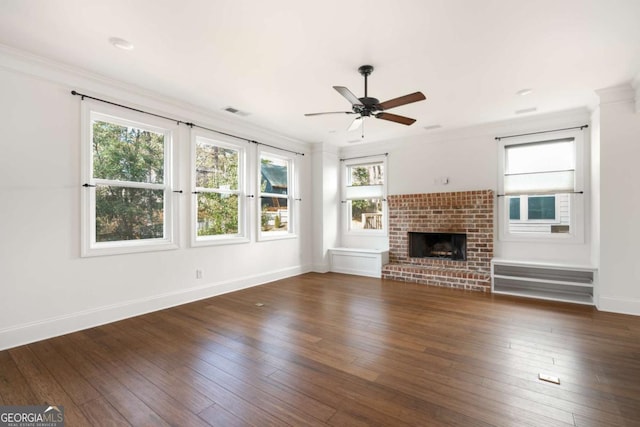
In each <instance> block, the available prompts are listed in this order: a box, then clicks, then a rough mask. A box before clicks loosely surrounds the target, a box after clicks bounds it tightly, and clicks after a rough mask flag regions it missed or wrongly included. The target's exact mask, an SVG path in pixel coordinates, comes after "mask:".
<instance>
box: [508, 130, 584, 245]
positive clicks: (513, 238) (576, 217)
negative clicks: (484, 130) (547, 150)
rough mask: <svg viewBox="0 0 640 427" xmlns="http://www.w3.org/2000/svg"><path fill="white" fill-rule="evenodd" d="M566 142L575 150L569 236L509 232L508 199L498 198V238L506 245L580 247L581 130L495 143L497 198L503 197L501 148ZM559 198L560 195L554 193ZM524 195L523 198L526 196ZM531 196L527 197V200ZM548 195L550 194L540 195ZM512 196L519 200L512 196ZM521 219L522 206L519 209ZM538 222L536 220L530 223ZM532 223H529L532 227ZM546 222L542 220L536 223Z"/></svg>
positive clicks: (581, 216)
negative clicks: (519, 243) (541, 244)
mask: <svg viewBox="0 0 640 427" xmlns="http://www.w3.org/2000/svg"><path fill="white" fill-rule="evenodd" d="M566 138H573V140H574V150H575V153H574V155H575V178H574V179H575V185H574V192H575V193H571V194H569V204H570V205H569V206H570V218H571V219H570V224H571V225H570V232H569V233H548V234H547V233H517V232H511V231H510V230H509V222H510V219H509V197H506V196H502V197H498V238H499V239H500V240H501V241H506V242H547V243H584V230H585V214H586V212H585V206H586V204H585V195H584V194H578V193H579V192H584V191H585V184H586V180H585V171H586V169H587V162H586V159H585V154H584V153H585V152H586V148H585V138H584V132H583V131H582V130H581V129H572V130H566V131H557V132H549V133H544V134H537V135H524V136H520V137H513V138H504V139H501V140H500V141H499V143H498V194H501V195H503V194H504V172H505V147H507V146H512V145H520V144H531V143H538V142H540V143H542V142H545V141H554V140H560V139H566ZM558 194H560V192H559V193H558ZM526 195H527V194H525V195H524V196H526ZM531 195H533V194H529V196H531ZM540 195H550V194H540ZM512 196H514V197H517V196H521V197H522V196H523V195H518V194H513V195H512ZM557 209H558V205H557V204H556V218H558V211H557ZM520 215H521V218H522V215H523V213H522V204H521V209H520ZM534 221H538V220H534ZM534 221H529V222H531V223H533V222H534ZM540 221H546V220H540Z"/></svg>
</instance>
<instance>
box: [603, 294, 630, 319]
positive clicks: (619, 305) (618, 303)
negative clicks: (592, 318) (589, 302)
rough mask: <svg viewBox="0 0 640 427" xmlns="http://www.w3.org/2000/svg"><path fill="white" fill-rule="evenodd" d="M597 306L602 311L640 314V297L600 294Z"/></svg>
mask: <svg viewBox="0 0 640 427" xmlns="http://www.w3.org/2000/svg"><path fill="white" fill-rule="evenodd" d="M596 307H598V310H601V311H609V312H612V313H620V314H631V315H633V316H640V299H629V298H625V299H620V298H614V297H605V296H602V295H600V297H599V298H598V303H597V305H596Z"/></svg>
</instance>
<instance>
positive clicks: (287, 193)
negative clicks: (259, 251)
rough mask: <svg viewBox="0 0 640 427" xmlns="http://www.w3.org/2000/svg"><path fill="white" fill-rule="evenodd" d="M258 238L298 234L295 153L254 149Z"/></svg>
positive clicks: (290, 236) (264, 238) (286, 237)
mask: <svg viewBox="0 0 640 427" xmlns="http://www.w3.org/2000/svg"><path fill="white" fill-rule="evenodd" d="M256 163H257V168H256V173H257V179H256V185H257V191H256V212H257V236H258V241H268V240H277V239H291V238H297V237H298V234H297V232H298V230H297V227H298V212H299V209H298V205H299V203H298V201H299V200H300V197H299V196H298V195H297V194H298V193H297V189H298V177H297V175H298V173H297V161H296V157H295V156H291V155H286V154H284V153H280V152H275V151H271V150H268V149H262V148H260V147H259V148H258V149H257V155H256Z"/></svg>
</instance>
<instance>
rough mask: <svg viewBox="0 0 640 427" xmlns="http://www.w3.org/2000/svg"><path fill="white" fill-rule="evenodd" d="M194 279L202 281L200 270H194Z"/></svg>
mask: <svg viewBox="0 0 640 427" xmlns="http://www.w3.org/2000/svg"><path fill="white" fill-rule="evenodd" d="M196 279H202V270H196Z"/></svg>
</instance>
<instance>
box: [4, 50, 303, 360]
mask: <svg viewBox="0 0 640 427" xmlns="http://www.w3.org/2000/svg"><path fill="white" fill-rule="evenodd" d="M72 89H76V90H78V91H81V92H85V93H90V94H96V95H99V96H100V95H102V96H103V97H107V98H112V99H113V100H116V101H119V102H121V103H125V104H129V105H135V106H138V107H141V108H144V109H149V110H152V111H155V112H160V113H163V114H166V115H169V116H177V117H178V118H181V119H185V120H191V121H194V122H195V123H198V124H202V125H205V126H208V127H212V128H214V129H219V130H224V131H227V132H231V133H235V134H239V135H241V136H244V137H248V138H250V139H254V140H258V141H261V142H265V143H269V144H272V145H275V146H280V147H284V148H293V149H295V151H307V154H308V151H309V146H308V145H306V144H301V143H297V142H296V141H290V140H287V139H286V138H284V137H280V136H278V135H274V134H272V133H268V132H265V131H262V130H260V129H256V128H252V127H250V126H249V125H245V124H243V123H242V122H240V121H236V122H232V121H230V120H226V119H224V118H222V117H214V115H212V114H210V113H208V112H206V111H201V110H198V109H197V108H195V107H192V106H187V105H180V104H178V103H177V102H173V101H172V100H166V99H162V98H160V97H159V96H157V95H155V94H151V93H144V92H143V91H141V90H138V89H136V88H135V87H129V86H126V85H124V84H122V83H115V82H108V81H106V80H101V79H100V78H97V77H95V76H90V75H86V74H83V73H81V72H79V71H75V70H67V69H62V68H61V67H59V66H57V65H56V64H51V63H45V62H43V61H41V60H39V59H36V58H29V57H19V56H16V55H15V54H14V53H7V52H0V93H1V94H2V96H1V97H0V117H1V119H0V120H2V126H1V127H0V128H1V129H2V138H0V292H1V297H0V349H3V348H8V347H12V346H16V345H19V344H22V343H27V342H31V341H35V340H38V339H42V338H46V337H50V336H54V335H59V334H62V333H66V332H70V331H73V330H78V329H82V328H86V327H89V326H93V325H97V324H101V323H106V322H110V321H114V320H117V319H120V318H124V317H129V316H132V315H136V314H140V313H143V312H147V311H152V310H156V309H159V308H163V307H167V306H171V305H176V304H180V303H184V302H187V301H191V300H195V299H200V298H205V297H208V296H212V295H216V294H220V293H223V292H228V291H231V290H235V289H239V288H242V287H247V286H253V285H256V284H260V283H264V282H267V281H271V280H275V279H278V278H282V277H287V276H291V275H296V274H299V273H302V272H305V271H309V270H310V269H311V245H312V241H311V231H310V230H311V221H310V218H311V172H310V169H311V161H310V158H309V157H310V156H309V155H306V156H304V157H302V158H300V159H299V161H300V166H301V167H300V173H301V176H300V186H301V189H300V196H301V197H302V199H303V201H302V202H300V205H299V209H300V212H299V213H300V220H301V226H300V228H299V230H300V233H299V237H298V238H297V239H288V240H279V241H266V242H256V241H255V230H256V229H257V221H256V219H255V218H252V222H251V224H250V229H251V230H252V231H253V238H252V242H251V243H248V244H238V245H225V246H217V247H204V248H190V247H189V244H188V242H189V234H188V233H189V228H188V227H189V198H190V196H189V194H188V191H187V192H186V194H184V195H177V196H176V197H178V198H179V199H178V200H179V205H180V217H179V224H180V227H179V233H180V249H178V250H171V251H163V252H150V253H140V254H130V255H114V256H104V257H94V258H80V209H81V207H80V194H81V191H85V190H86V189H84V188H82V187H81V184H82V182H81V181H80V180H81V178H80V121H79V118H80V103H81V100H80V98H79V97H75V96H72V95H71V94H70V91H71V90H72ZM188 137H189V130H188V128H187V127H185V126H180V131H179V135H178V141H177V144H176V147H177V148H176V150H177V153H176V154H177V156H178V158H179V161H180V165H181V168H180V169H179V180H180V183H181V185H180V187H181V188H182V189H184V190H188V189H189V188H188V185H189V182H190V181H189V171H188V169H187V168H186V167H185V165H188V159H189V138H188ZM248 149H249V150H252V149H255V145H253V144H251V145H250V146H249V147H248ZM196 269H200V270H202V271H203V272H204V277H203V278H202V279H199V280H197V279H196V275H195V270H196Z"/></svg>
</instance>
